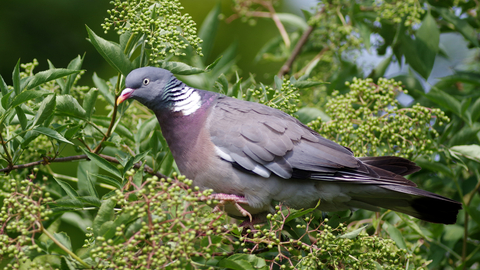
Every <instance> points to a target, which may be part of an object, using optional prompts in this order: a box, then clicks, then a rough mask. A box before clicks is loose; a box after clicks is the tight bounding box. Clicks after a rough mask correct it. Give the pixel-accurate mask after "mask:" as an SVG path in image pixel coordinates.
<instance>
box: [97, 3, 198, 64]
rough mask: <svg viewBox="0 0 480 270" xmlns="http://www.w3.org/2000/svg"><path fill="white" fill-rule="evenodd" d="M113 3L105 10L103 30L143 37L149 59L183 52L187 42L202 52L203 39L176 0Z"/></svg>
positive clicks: (177, 54) (158, 59) (157, 58)
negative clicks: (107, 14)
mask: <svg viewBox="0 0 480 270" xmlns="http://www.w3.org/2000/svg"><path fill="white" fill-rule="evenodd" d="M111 3H112V4H113V5H114V6H115V7H114V8H113V9H111V10H108V13H109V17H108V18H105V23H103V24H102V27H103V28H104V29H105V32H107V31H108V30H110V29H111V28H113V29H114V30H116V31H117V32H118V34H123V33H125V32H127V31H129V32H131V33H132V34H133V35H134V36H136V35H140V36H141V38H143V39H145V42H146V44H147V45H148V46H149V47H148V49H150V50H151V54H150V61H152V62H154V61H160V60H164V59H165V58H166V57H167V56H170V55H175V56H179V55H185V53H184V52H183V51H184V50H185V49H186V48H187V46H188V44H190V46H192V48H193V49H194V50H195V51H196V52H197V53H198V54H200V55H201V54H202V53H201V47H200V43H201V42H202V40H201V39H200V38H199V37H198V36H197V35H196V32H197V28H196V24H195V22H194V21H193V19H192V17H191V16H190V15H189V14H182V13H181V12H180V11H181V10H182V9H183V6H182V5H181V4H180V2H179V1H178V0H163V1H154V0H136V1H121V0H114V1H111Z"/></svg>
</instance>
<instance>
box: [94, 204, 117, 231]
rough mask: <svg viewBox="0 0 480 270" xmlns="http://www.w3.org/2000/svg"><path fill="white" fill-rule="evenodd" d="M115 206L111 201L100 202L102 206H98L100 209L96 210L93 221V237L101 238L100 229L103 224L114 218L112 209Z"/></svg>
mask: <svg viewBox="0 0 480 270" xmlns="http://www.w3.org/2000/svg"><path fill="white" fill-rule="evenodd" d="M115 205H116V202H115V201H114V200H113V199H108V200H105V201H103V202H102V206H100V209H98V212H97V216H96V217H95V219H94V220H93V232H94V234H95V236H101V235H100V234H99V232H100V227H101V226H102V225H103V224H104V223H106V222H108V221H112V220H113V218H114V216H115V213H114V211H113V208H114V207H115Z"/></svg>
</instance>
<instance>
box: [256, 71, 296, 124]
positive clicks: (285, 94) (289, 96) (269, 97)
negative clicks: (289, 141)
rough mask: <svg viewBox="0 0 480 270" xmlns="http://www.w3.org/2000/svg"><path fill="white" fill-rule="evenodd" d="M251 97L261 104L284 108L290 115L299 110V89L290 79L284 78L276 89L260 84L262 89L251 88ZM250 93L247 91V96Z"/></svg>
mask: <svg viewBox="0 0 480 270" xmlns="http://www.w3.org/2000/svg"><path fill="white" fill-rule="evenodd" d="M248 91H250V92H251V97H252V98H253V99H254V100H256V101H257V102H259V103H261V104H265V105H267V106H270V107H272V108H275V109H279V110H282V111H284V112H286V113H288V114H290V115H293V114H294V113H295V112H296V111H298V108H299V106H298V105H299V103H300V93H299V89H298V88H297V87H295V86H294V85H293V84H292V83H291V82H290V80H288V79H286V78H284V79H283V82H282V83H281V86H280V87H279V88H278V87H277V89H274V88H273V87H270V86H265V85H263V84H260V89H255V90H251V89H249V90H248ZM248 95H249V93H247V96H248Z"/></svg>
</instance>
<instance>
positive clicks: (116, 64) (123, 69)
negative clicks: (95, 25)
mask: <svg viewBox="0 0 480 270" xmlns="http://www.w3.org/2000/svg"><path fill="white" fill-rule="evenodd" d="M86 27H87V32H88V37H89V38H90V42H91V43H92V45H93V46H94V47H95V49H96V50H97V51H98V53H99V54H100V55H101V56H102V57H103V58H104V59H105V60H106V61H107V63H108V64H109V65H110V66H112V67H113V68H114V69H116V70H117V71H118V72H119V73H121V74H123V75H124V76H127V75H128V73H130V71H132V70H133V66H132V63H131V62H130V60H129V59H128V57H127V56H126V55H125V53H124V52H123V50H122V48H121V47H120V45H119V44H118V43H115V42H112V41H109V40H106V39H103V38H101V37H99V36H97V35H96V34H95V33H94V32H93V31H92V30H91V29H90V28H89V27H88V26H86Z"/></svg>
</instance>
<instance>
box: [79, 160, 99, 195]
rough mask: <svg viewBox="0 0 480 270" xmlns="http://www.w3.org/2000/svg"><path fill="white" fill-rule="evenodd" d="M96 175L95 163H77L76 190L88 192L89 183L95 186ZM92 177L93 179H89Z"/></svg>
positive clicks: (86, 161) (85, 161)
mask: <svg viewBox="0 0 480 270" xmlns="http://www.w3.org/2000/svg"><path fill="white" fill-rule="evenodd" d="M97 173H98V166H97V164H96V163H95V162H90V161H88V160H81V161H80V162H78V167H77V178H78V183H77V185H78V189H79V190H88V189H89V186H90V183H89V182H93V185H95V183H96V181H95V175H96V174H97ZM89 175H90V176H91V175H93V177H89Z"/></svg>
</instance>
